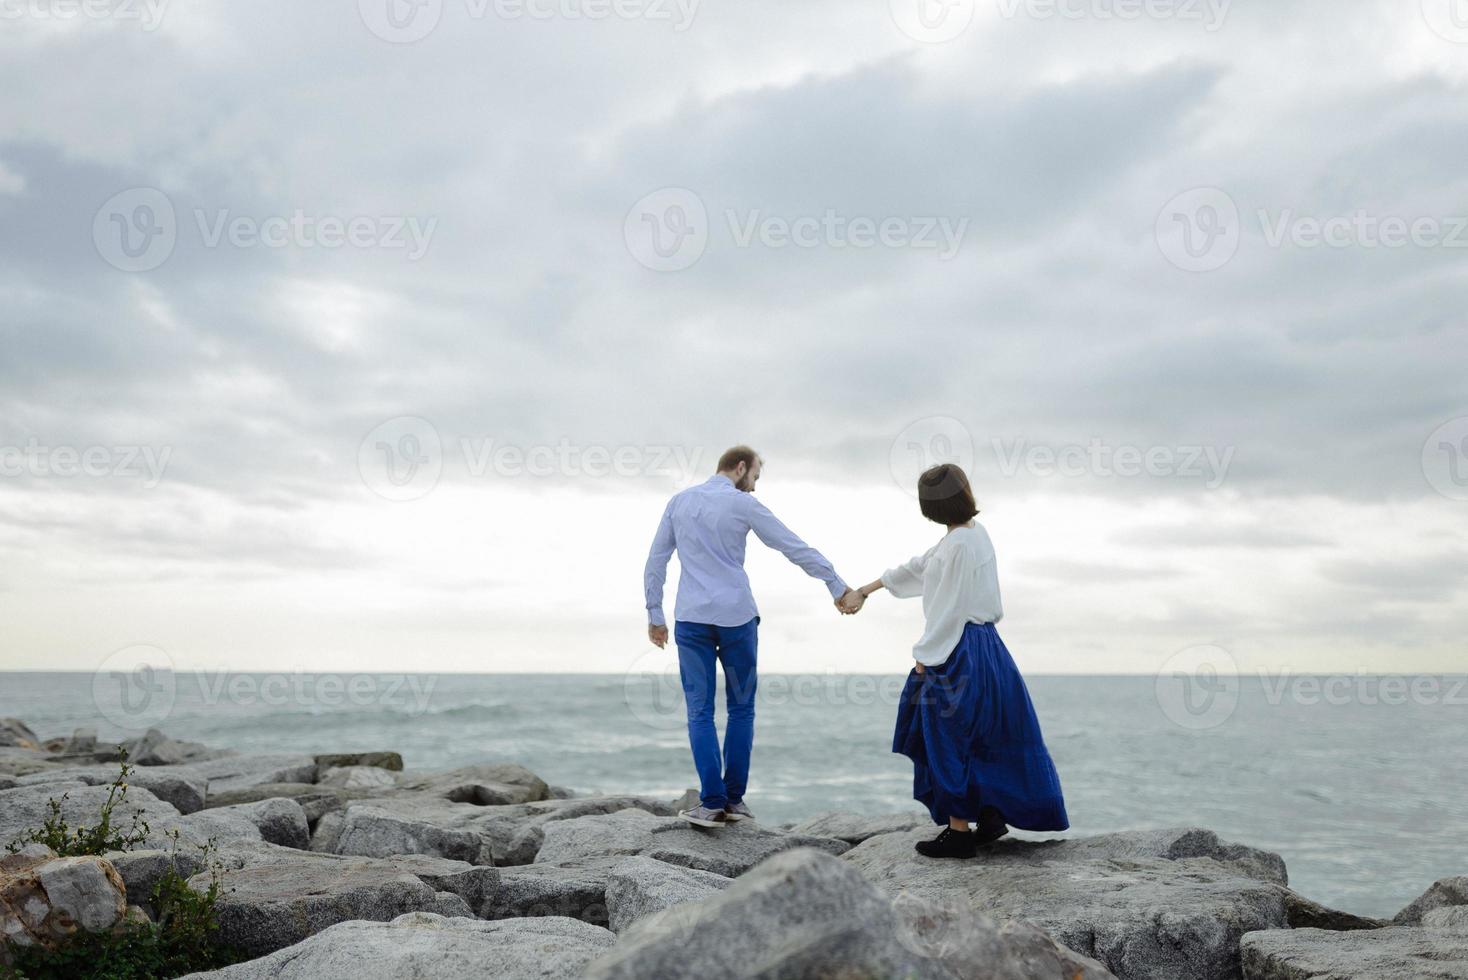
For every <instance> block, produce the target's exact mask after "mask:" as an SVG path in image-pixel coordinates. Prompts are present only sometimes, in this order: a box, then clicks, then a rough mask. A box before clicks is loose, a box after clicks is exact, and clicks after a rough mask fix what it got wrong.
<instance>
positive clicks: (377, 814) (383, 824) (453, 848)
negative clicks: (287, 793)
mask: <svg viewBox="0 0 1468 980" xmlns="http://www.w3.org/2000/svg"><path fill="white" fill-rule="evenodd" d="M458 805H460V806H470V805H471V804H458ZM331 816H332V824H331V825H330V826H329V827H328V828H327V829H325V830H318V832H319V833H322V834H323V835H325V834H333V833H334V837H333V838H332V846H331V850H332V851H334V852H335V853H337V854H357V855H362V856H365V857H387V856H388V855H392V854H429V855H433V856H434V857H444V858H450V859H451V860H455V861H468V862H469V863H470V864H493V863H494V852H493V849H492V848H491V846H490V842H489V841H488V840H487V839H486V838H484V837H483V836H482V835H480V834H479V833H478V832H477V831H476V830H474V829H473V827H472V826H465V827H462V828H453V827H444V826H440V825H439V824H437V823H434V822H430V821H429V820H424V819H420V817H421V816H423V814H420V813H418V812H416V811H415V810H414V809H413V808H402V807H399V808H396V809H389V808H387V807H384V806H381V805H375V804H374V803H373V801H371V800H363V801H360V802H358V803H353V804H350V805H348V806H347V807H346V808H345V809H344V810H343V811H341V812H340V813H339V814H332V815H331Z"/></svg>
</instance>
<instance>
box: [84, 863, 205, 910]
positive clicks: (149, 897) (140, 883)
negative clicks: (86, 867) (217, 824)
mask: <svg viewBox="0 0 1468 980" xmlns="http://www.w3.org/2000/svg"><path fill="white" fill-rule="evenodd" d="M103 857H105V858H107V860H108V861H110V862H111V863H112V866H113V867H114V868H116V869H117V874H118V875H119V877H121V878H122V882H123V884H124V885H126V886H127V900H128V902H130V903H131V904H133V905H136V906H139V907H141V908H142V909H143V910H144V911H145V912H147V913H148V914H149V915H154V914H156V912H157V910H156V909H154V907H153V887H154V886H155V885H157V884H158V882H159V881H161V880H162V879H163V876H164V875H165V874H167V873H168V872H169V871H170V870H171V871H174V872H175V873H177V874H178V875H179V876H180V877H182V878H184V879H188V878H191V877H193V876H194V875H196V874H199V873H200V872H202V871H204V870H205V867H204V859H203V856H202V855H201V854H200V852H199V851H198V850H196V849H192V848H178V849H176V850H172V851H165V850H140V851H109V852H108V853H106V854H104V855H103Z"/></svg>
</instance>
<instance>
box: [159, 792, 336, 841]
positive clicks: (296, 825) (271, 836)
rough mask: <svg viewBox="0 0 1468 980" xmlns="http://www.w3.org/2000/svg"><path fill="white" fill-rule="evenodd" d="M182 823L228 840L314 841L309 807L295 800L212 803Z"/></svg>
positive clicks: (199, 831) (208, 834) (206, 834)
mask: <svg viewBox="0 0 1468 980" xmlns="http://www.w3.org/2000/svg"><path fill="white" fill-rule="evenodd" d="M180 823H181V824H184V825H185V826H188V827H190V828H193V829H194V830H195V831H197V832H198V833H199V834H203V835H205V836H209V837H219V838H222V839H226V840H240V839H243V840H251V839H254V840H265V841H269V842H270V843H272V844H279V845H281V846H282V847H295V848H300V849H301V850H305V849H306V848H307V847H308V846H309V845H310V837H311V834H310V830H309V829H308V828H307V826H306V811H305V810H303V809H301V805H300V804H299V803H297V802H296V801H295V800H286V799H269V800H261V801H260V802H258V803H239V804H236V805H234V806H221V807H211V808H209V809H207V810H201V811H199V812H198V813H195V814H192V815H190V816H188V817H185V818H184V819H183V820H181V821H180Z"/></svg>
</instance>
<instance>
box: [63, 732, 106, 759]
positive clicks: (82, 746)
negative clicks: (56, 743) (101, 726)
mask: <svg viewBox="0 0 1468 980" xmlns="http://www.w3.org/2000/svg"><path fill="white" fill-rule="evenodd" d="M96 751H97V729H95V728H90V727H88V728H78V729H76V730H74V731H73V732H72V733H71V738H69V739H67V740H66V742H65V743H63V744H62V746H61V754H62V755H90V754H92V753H94V752H96Z"/></svg>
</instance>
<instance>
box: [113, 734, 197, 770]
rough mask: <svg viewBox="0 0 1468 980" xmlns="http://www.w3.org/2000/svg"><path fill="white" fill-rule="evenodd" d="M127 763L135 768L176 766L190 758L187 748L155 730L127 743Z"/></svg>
mask: <svg viewBox="0 0 1468 980" xmlns="http://www.w3.org/2000/svg"><path fill="white" fill-rule="evenodd" d="M127 746H128V752H127V758H128V761H129V762H131V763H132V764H133V765H136V766H176V765H181V764H183V763H185V762H187V761H189V759H190V758H191V756H190V752H189V746H187V745H185V744H184V743H183V742H176V741H174V740H173V739H171V738H169V737H168V736H167V735H165V734H163V733H162V732H160V731H159V730H158V729H156V728H150V729H148V730H147V731H146V732H145V733H144V734H143V735H142V737H140V738H136V739H133V740H132V741H131V742H128V743H127Z"/></svg>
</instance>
